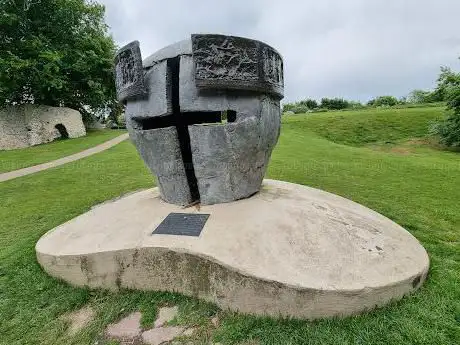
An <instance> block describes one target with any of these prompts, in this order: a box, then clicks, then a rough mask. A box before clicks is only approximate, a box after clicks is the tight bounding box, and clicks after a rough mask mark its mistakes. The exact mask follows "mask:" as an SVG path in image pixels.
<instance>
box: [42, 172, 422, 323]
mask: <svg viewBox="0 0 460 345" xmlns="http://www.w3.org/2000/svg"><path fill="white" fill-rule="evenodd" d="M171 212H179V213H208V214H210V216H209V219H208V221H207V223H206V225H205V226H204V228H203V231H202V233H201V235H200V236H199V237H190V236H175V235H158V234H155V235H152V231H153V230H154V229H155V228H156V227H157V226H158V225H159V224H160V223H161V222H162V221H163V219H164V218H165V217H166V216H167V215H168V214H169V213H171ZM36 251H37V258H38V261H39V262H40V264H41V265H42V267H43V268H44V269H45V271H46V272H48V273H49V274H51V275H52V276H55V277H58V278H62V279H64V280H65V281H67V282H69V283H71V284H74V285H79V286H89V287H93V288H95V287H101V288H109V289H117V288H120V287H123V288H130V289H140V290H169V291H177V292H181V293H184V294H187V295H191V296H196V297H199V298H203V299H205V300H208V301H212V302H215V303H216V304H218V305H219V306H221V307H224V308H225V307H228V308H230V309H232V310H238V311H240V312H244V313H251V314H268V315H272V316H279V315H284V316H292V317H299V318H308V319H314V318H322V317H331V316H345V315H351V314H356V313H359V312H361V311H364V310H368V309H371V308H374V307H376V306H380V305H383V304H385V303H387V302H389V301H390V300H392V299H399V298H401V297H402V296H403V295H405V294H407V293H409V292H411V291H412V290H414V289H417V288H418V287H420V285H421V284H422V283H423V282H424V280H425V278H426V275H427V271H428V266H429V260H428V256H427V253H426V251H425V249H424V248H423V247H422V246H421V245H420V243H419V242H418V241H417V240H416V239H415V238H414V237H413V236H412V235H411V234H410V233H408V232H407V231H406V230H404V229H403V228H402V227H400V226H399V225H397V224H395V223H394V222H392V221H391V220H389V219H388V218H385V217H383V216H382V215H380V214H378V213H376V212H374V211H372V210H370V209H368V208H365V207H363V206H361V205H359V204H356V203H354V202H352V201H350V200H347V199H344V198H341V197H339V196H336V195H333V194H330V193H326V192H324V191H321V190H317V189H313V188H309V187H305V186H300V185H296V184H291V183H287V182H280V181H273V180H265V181H264V185H263V188H262V190H261V192H260V193H258V194H256V195H254V196H253V197H251V198H249V199H244V200H239V201H236V202H232V203H227V204H217V205H210V206H204V207H201V209H199V210H198V209H197V208H196V207H190V208H186V209H183V208H181V207H179V206H176V205H172V204H168V203H165V202H163V201H162V200H161V199H160V198H159V193H158V190H157V189H150V190H145V191H141V192H137V193H134V194H131V195H128V196H125V197H123V198H120V199H117V200H114V201H110V202H107V203H104V204H102V205H99V206H97V207H95V208H93V209H92V210H90V211H89V212H87V213H85V214H83V215H81V216H79V217H77V218H75V219H73V220H71V221H69V222H67V223H65V224H63V225H61V226H59V227H57V228H56V229H54V230H52V231H50V232H48V233H47V234H46V235H44V236H43V237H42V238H41V239H40V241H39V242H38V243H37V246H36Z"/></svg>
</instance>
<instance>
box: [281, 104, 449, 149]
mask: <svg viewBox="0 0 460 345" xmlns="http://www.w3.org/2000/svg"><path fill="white" fill-rule="evenodd" d="M444 112H445V107H420V108H405V109H393V108H388V109H365V110H359V111H343V112H327V113H312V114H307V115H287V116H284V122H283V123H284V129H285V130H289V129H301V130H309V131H312V132H314V133H316V134H318V135H320V136H322V137H324V138H326V139H328V140H330V141H333V142H336V143H340V144H347V145H352V146H362V145H365V144H370V143H378V142H395V141H400V140H404V139H411V138H420V137H426V136H427V132H428V127H429V126H430V124H431V123H432V122H433V121H435V120H437V119H439V118H442V117H443V115H444Z"/></svg>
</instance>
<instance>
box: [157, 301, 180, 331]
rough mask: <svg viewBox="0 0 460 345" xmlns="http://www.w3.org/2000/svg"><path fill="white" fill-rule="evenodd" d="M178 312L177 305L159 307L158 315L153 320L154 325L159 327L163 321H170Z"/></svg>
mask: <svg viewBox="0 0 460 345" xmlns="http://www.w3.org/2000/svg"><path fill="white" fill-rule="evenodd" d="M178 313H179V308H178V307H177V306H175V307H163V308H161V309H160V311H159V312H158V317H157V319H156V320H155V324H154V326H155V327H161V326H163V325H164V324H165V323H167V322H170V321H172V320H174V318H175V317H176V316H177V314H178Z"/></svg>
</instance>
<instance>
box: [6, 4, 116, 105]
mask: <svg viewBox="0 0 460 345" xmlns="http://www.w3.org/2000/svg"><path fill="white" fill-rule="evenodd" d="M104 11H105V9H104V6H102V5H99V4H97V3H95V2H93V1H89V0H2V1H0V13H1V14H0V27H1V32H2V35H1V36H0V106H3V105H6V104H23V103H36V104H45V105H50V106H67V107H70V108H74V109H78V110H80V111H81V112H82V113H83V114H86V113H88V109H93V110H96V109H101V108H105V107H107V106H111V105H114V104H115V103H116V102H115V101H114V100H115V90H114V88H115V86H114V81H113V80H114V77H113V56H114V51H115V44H114V42H113V39H112V38H111V37H110V36H109V35H108V33H107V26H106V24H105V23H104Z"/></svg>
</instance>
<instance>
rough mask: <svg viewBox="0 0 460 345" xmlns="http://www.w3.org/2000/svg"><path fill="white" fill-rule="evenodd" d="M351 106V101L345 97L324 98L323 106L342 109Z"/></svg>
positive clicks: (322, 100) (330, 108)
mask: <svg viewBox="0 0 460 345" xmlns="http://www.w3.org/2000/svg"><path fill="white" fill-rule="evenodd" d="M349 106H350V103H349V102H348V101H347V100H345V99H343V98H322V99H321V108H326V109H329V110H340V109H346V108H348V107H349Z"/></svg>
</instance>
